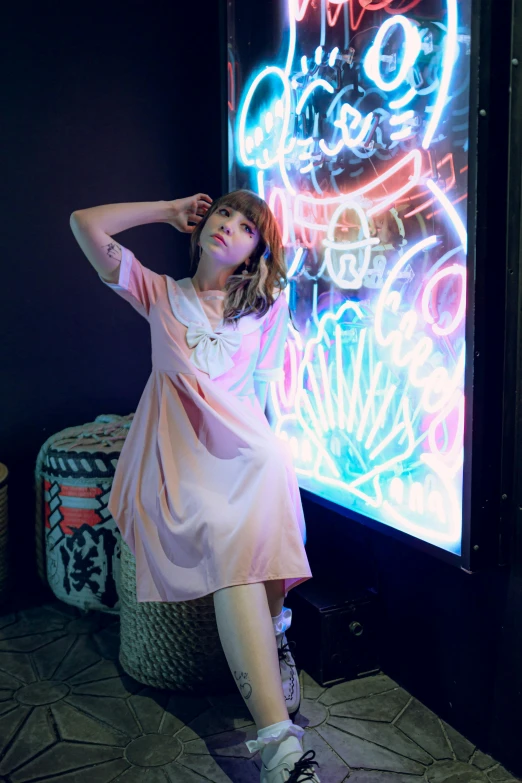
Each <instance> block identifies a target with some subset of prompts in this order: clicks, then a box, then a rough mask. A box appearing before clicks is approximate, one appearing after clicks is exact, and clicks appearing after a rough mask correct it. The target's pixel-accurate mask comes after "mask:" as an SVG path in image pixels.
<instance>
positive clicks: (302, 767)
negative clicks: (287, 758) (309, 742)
mask: <svg viewBox="0 0 522 783" xmlns="http://www.w3.org/2000/svg"><path fill="white" fill-rule="evenodd" d="M310 754H311V755H310ZM309 755H310V758H306V757H307V756H309ZM314 758H315V750H307V751H306V753H303V755H302V756H301V758H300V759H299V761H296V763H295V765H294V768H293V770H292V772H291V773H290V777H289V778H288V780H287V783H304V781H305V780H313V779H314V777H315V770H314V768H313V765H314V764H317V766H319V762H318V761H313V759H314Z"/></svg>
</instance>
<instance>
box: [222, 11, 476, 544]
mask: <svg viewBox="0 0 522 783" xmlns="http://www.w3.org/2000/svg"><path fill="white" fill-rule="evenodd" d="M280 2H281V8H282V9H283V10H284V13H285V20H286V21H285V25H284V29H282V31H281V35H282V44H281V49H280V53H279V55H278V56H277V58H275V59H274V61H272V62H268V63H267V62H266V61H263V62H262V63H261V62H260V66H261V67H260V68H259V69H258V70H257V71H254V72H252V73H249V74H247V79H246V81H245V83H244V84H243V85H241V84H238V83H237V82H236V79H235V78H234V75H235V74H237V68H236V67H235V65H234V62H231V63H230V64H229V117H230V123H229V127H230V142H231V149H232V150H233V151H234V152H233V160H232V162H231V163H232V166H231V175H230V176H231V186H233V187H250V188H252V189H254V190H256V191H257V192H258V193H259V194H260V195H261V196H263V197H264V198H265V199H266V200H267V201H268V203H269V205H270V208H271V209H272V211H273V212H274V214H275V216H276V218H277V219H278V221H279V223H280V226H281V231H282V236H283V241H284V244H285V248H286V253H287V264H288V276H289V279H290V285H289V288H288V290H287V296H288V298H289V303H290V306H291V309H292V312H293V317H294V322H295V324H296V325H297V328H296V329H293V328H292V329H291V334H290V339H289V340H288V343H287V346H286V358H285V379H284V380H283V381H279V382H277V383H274V384H272V387H271V391H270V395H271V401H272V404H273V408H274V410H275V413H276V421H275V424H274V426H275V431H276V433H277V435H278V436H279V437H281V438H282V439H283V440H285V441H287V442H288V444H289V447H290V449H291V451H292V454H293V457H294V463H295V468H296V471H297V474H298V477H299V481H300V484H301V486H302V487H303V488H306V489H308V490H310V491H312V492H314V493H316V494H318V495H320V496H322V497H325V498H328V499H330V500H332V501H333V502H335V503H337V504H339V505H340V506H343V507H345V508H347V509H352V510H353V511H355V512H357V513H358V514H362V515H365V516H367V517H371V518H372V519H374V520H375V521H378V522H381V523H383V524H385V525H388V526H391V527H394V528H396V529H398V530H401V531H403V532H405V533H408V534H410V535H412V536H415V537H416V538H420V539H422V540H424V541H427V542H430V543H432V544H434V545H435V546H437V547H441V548H443V549H445V550H448V551H450V552H453V553H456V554H460V552H461V537H462V480H463V479H462V465H463V440H464V410H465V397H464V369H465V322H466V254H467V234H466V211H465V205H466V196H467V149H468V141H467V117H468V113H469V108H468V81H469V68H470V65H469V40H470V39H469V26H470V13H471V8H470V6H471V3H470V2H467V1H466V0H464V2H459V3H457V0H280ZM237 43H238V51H239V50H240V43H241V42H240V39H239V38H238V42H237ZM231 54H233V53H231ZM239 56H240V51H239ZM231 59H233V58H231Z"/></svg>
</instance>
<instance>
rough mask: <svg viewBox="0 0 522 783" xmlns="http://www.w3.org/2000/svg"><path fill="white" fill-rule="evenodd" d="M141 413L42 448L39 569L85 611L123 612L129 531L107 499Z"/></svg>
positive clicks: (102, 422)
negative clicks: (124, 532)
mask: <svg viewBox="0 0 522 783" xmlns="http://www.w3.org/2000/svg"><path fill="white" fill-rule="evenodd" d="M133 416H134V414H130V415H129V416H115V415H103V416H98V417H97V418H96V420H95V421H94V422H89V423H88V424H84V425H82V426H79V427H69V428H68V429H65V430H62V431H61V432H58V433H56V434H55V435H52V436H51V437H50V438H49V439H48V440H47V441H46V442H45V443H44V445H43V446H42V448H41V449H40V452H39V454H38V459H37V462H36V473H35V478H36V552H37V564H38V571H39V574H40V577H41V579H42V580H43V581H45V580H46V579H47V581H48V582H49V586H50V587H51V589H52V591H53V592H54V594H55V595H56V597H57V598H59V599H60V600H62V601H64V602H65V603H67V604H71V605H73V606H77V607H79V608H80V609H83V610H92V609H95V610H96V609H97V610H101V611H105V612H109V613H117V612H118V611H119V599H118V579H119V564H120V543H121V537H120V532H119V530H118V528H117V526H116V523H115V522H114V519H113V518H112V516H111V514H110V512H109V510H108V508H107V503H108V501H109V496H110V489H111V486H112V481H113V478H114V472H115V469H116V464H117V462H118V458H119V456H120V452H121V449H122V447H123V444H124V442H125V438H126V437H127V433H128V431H129V429H130V425H131V423H132V418H133Z"/></svg>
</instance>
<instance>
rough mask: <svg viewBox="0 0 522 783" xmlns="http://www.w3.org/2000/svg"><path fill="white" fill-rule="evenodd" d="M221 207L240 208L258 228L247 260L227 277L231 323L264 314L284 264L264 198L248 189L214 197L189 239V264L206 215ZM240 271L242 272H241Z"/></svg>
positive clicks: (226, 316) (226, 314) (279, 286)
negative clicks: (255, 242) (256, 238)
mask: <svg viewBox="0 0 522 783" xmlns="http://www.w3.org/2000/svg"><path fill="white" fill-rule="evenodd" d="M222 207H229V208H230V209H233V210H235V211H236V212H241V213H242V214H243V215H244V216H245V217H246V218H248V220H250V221H252V223H254V225H255V226H256V228H257V230H258V231H259V242H258V244H257V247H256V248H255V250H254V252H253V253H251V254H250V256H249V258H250V264H249V266H248V267H247V266H246V264H241V265H240V266H239V267H238V268H237V269H236V271H235V273H234V274H233V275H230V277H229V278H228V280H227V284H226V286H225V291H226V297H225V302H224V307H223V320H224V322H225V323H234V322H235V321H237V320H238V319H239V318H241V317H242V316H243V315H251V314H255V315H256V316H257V317H258V318H260V317H261V316H262V315H264V314H265V313H266V312H267V310H268V309H269V308H270V307H271V306H272V305H273V303H274V300H275V294H276V292H277V291H278V290H279V291H282V290H283V288H285V287H286V285H287V282H288V281H287V277H286V264H285V258H284V250H283V243H282V240H281V233H280V231H279V226H278V225H277V222H276V219H275V217H274V216H273V214H272V211H271V209H270V207H269V206H268V204H267V203H266V201H263V199H262V198H260V197H259V196H258V195H257V194H256V193H253V192H252V191H250V190H235V191H233V192H232V193H228V194H227V195H226V196H221V198H218V199H216V200H215V201H214V202H213V203H212V206H211V207H210V209H209V211H208V212H207V214H206V215H205V217H204V218H203V220H201V222H200V223H198V225H197V226H196V227H195V229H194V231H193V232H192V236H191V240H190V254H191V259H192V264H193V265H196V266H197V263H198V261H199V246H198V243H199V238H200V236H201V231H202V229H203V226H204V225H205V223H206V221H207V219H208V217H209V216H210V215H212V213H213V212H216V211H217V210H218V209H221V208H222ZM243 273H244V274H243Z"/></svg>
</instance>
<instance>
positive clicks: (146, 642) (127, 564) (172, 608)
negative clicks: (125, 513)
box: [120, 541, 237, 695]
mask: <svg viewBox="0 0 522 783" xmlns="http://www.w3.org/2000/svg"><path fill="white" fill-rule="evenodd" d="M120 600H121V612H120V634H121V646H120V663H121V665H122V666H123V668H124V669H125V671H126V672H127V674H130V676H131V677H133V678H134V679H135V680H138V682H141V683H143V684H144V685H150V686H152V687H154V688H167V689H169V690H175V691H186V692H191V693H202V694H205V695H208V694H209V693H211V694H212V693H214V694H218V693H221V694H222V693H230V692H232V691H237V686H236V684H235V682H234V679H233V677H232V674H231V672H230V669H229V666H228V663H227V659H226V658H225V653H224V652H223V648H222V646H221V641H220V639H219V634H218V629H217V625H216V615H215V611H214V601H213V598H212V595H206V596H204V597H203V598H196V599H194V600H192V601H180V602H177V603H159V602H153V601H150V602H149V601H147V602H142V603H138V602H137V600H136V561H135V559H134V556H133V554H132V552H131V551H130V549H129V547H128V546H127V544H125V542H124V541H122V544H121V565H120Z"/></svg>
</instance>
